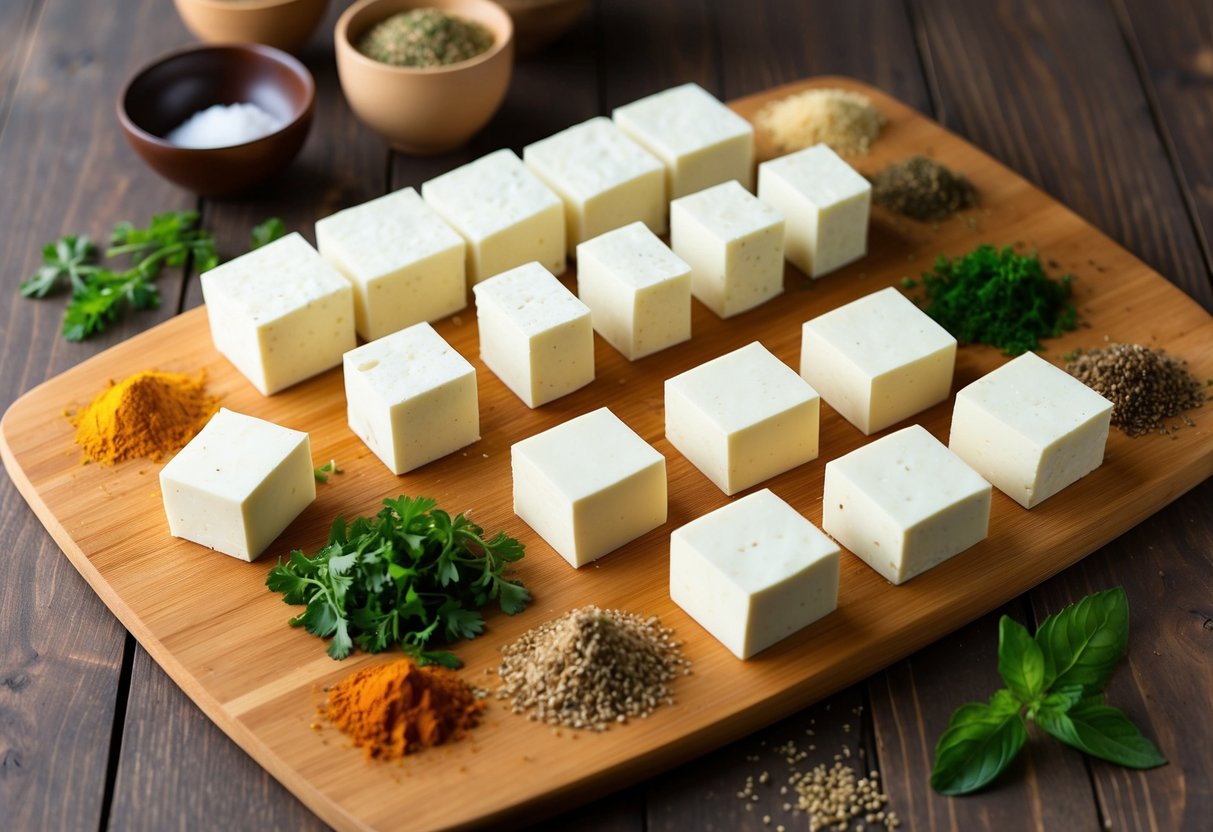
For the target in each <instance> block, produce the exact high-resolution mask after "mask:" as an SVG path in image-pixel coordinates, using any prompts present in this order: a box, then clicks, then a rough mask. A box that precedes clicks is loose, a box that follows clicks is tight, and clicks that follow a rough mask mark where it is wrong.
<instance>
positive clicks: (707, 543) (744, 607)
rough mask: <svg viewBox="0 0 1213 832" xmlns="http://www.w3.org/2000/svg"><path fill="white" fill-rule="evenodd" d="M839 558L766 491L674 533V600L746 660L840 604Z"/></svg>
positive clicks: (824, 540) (826, 540)
mask: <svg viewBox="0 0 1213 832" xmlns="http://www.w3.org/2000/svg"><path fill="white" fill-rule="evenodd" d="M840 560H841V552H840V550H839V548H838V546H837V545H835V544H834V541H832V540H830V539H829V538H828V537H826V536H825V535H824V534H822V533H821V532H820V531H818V529H817V527H816V526H814V525H813V524H812V523H810V522H809V521H808V520H806V519H805V518H804V517H803V516H802V515H801V514H800V512H798V511H796V509H794V508H792V507H791V506H790V505H788V504H787V503H786V502H784V501H783V500H781V499H780V498H779V497H777V496H775V495H774V494H772V493H771V492H770V490H769V489H766V488H764V489H762V490H761V491H755V492H754V493H753V494H750V495H748V496H745V497H742V498H741V499H740V500H736V501H734V502H732V503H729V504H728V505H726V506H724V507H722V508H718V509H716V510H715V511H713V512H711V513H709V514H705V515H704V516H703V517H700V518H699V519H698V520H692V521H691V522H690V523H687V524H686V525H685V526H682V527H681V528H678V529H675V530H674V531H673V533H672V534H670V598H671V599H672V600H673V601H674V603H675V604H677V605H678V606H680V607H682V609H683V610H685V611H686V613H687V614H688V615H689V616H691V618H694V619H695V620H696V621H697V622H699V624H700V626H702V627H703V628H704V629H705V630H707V631H708V632H709V633H711V635H712V637H713V638H715V639H716V640H717V641H719V642H720V643H721V644H723V645H724V646H725V647H727V648H728V649H729V652H731V653H732V654H733V655H734V656H736V657H737V658H739V659H748V658H750V657H751V656H753V655H754V654H756V653H759V652H761V651H763V650H765V649H767V648H768V647H770V646H771V645H773V644H775V643H776V642H779V641H782V640H783V639H785V638H787V637H788V636H790V635H792V634H793V633H795V632H797V631H799V630H803V629H804V628H805V627H807V626H809V625H810V624H812V623H813V622H814V621H817V620H818V619H820V618H824V617H825V616H826V615H829V614H830V613H831V612H833V611H834V610H835V609H836V608H837V607H838V574H839V561H840Z"/></svg>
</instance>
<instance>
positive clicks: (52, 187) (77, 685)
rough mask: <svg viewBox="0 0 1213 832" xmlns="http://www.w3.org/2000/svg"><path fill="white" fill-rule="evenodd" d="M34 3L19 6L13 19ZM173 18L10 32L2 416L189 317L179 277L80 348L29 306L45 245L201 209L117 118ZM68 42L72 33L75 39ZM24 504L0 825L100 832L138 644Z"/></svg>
mask: <svg viewBox="0 0 1213 832" xmlns="http://www.w3.org/2000/svg"><path fill="white" fill-rule="evenodd" d="M23 5H25V4H20V3H17V4H5V7H4V12H3V15H4V16H8V15H10V14H15V13H16V12H17V11H18V10H19V7H20V6H23ZM161 7H162V4H161V3H159V2H158V0H146V2H139V3H132V4H130V8H129V9H128V10H126V11H125V12H124V13H123V14H121V15H116V14H114V13H113V12H112V10H110V9H109V8H108V7H105V6H100V5H96V6H81V5H80V4H78V3H75V2H72V0H46V2H44V3H43V4H42V5H41V8H40V10H39V13H38V15H37V17H36V20H34V19H32V18H31V21H32V22H34V23H35V25H34V26H33V27H32V28H25V29H22V30H19V31H14V30H12V29H9V28H6V29H5V34H6V38H5V44H6V49H5V60H6V61H7V63H6V64H5V65H4V72H5V73H8V80H13V81H15V82H16V83H15V86H12V88H11V89H10V90H8V93H9V94H8V96H7V98H6V99H5V101H4V103H3V107H4V111H5V112H4V115H3V116H2V117H3V132H0V159H2V160H4V161H3V162H0V217H3V218H4V244H3V245H0V275H3V276H4V285H5V289H4V291H3V292H0V351H2V352H0V354H2V355H3V357H4V364H3V367H4V369H3V372H0V402H2V403H3V405H4V406H7V405H8V404H9V403H10V402H12V401H13V400H14V399H15V398H17V397H18V396H19V395H20V394H21V393H22V392H24V391H26V390H28V389H29V388H31V387H33V386H34V385H36V384H38V383H39V382H41V381H42V380H44V379H45V378H48V377H49V376H51V375H54V374H56V373H60V372H62V371H64V370H65V369H67V368H68V367H70V366H72V365H73V364H75V363H76V362H78V361H80V360H82V359H84V358H87V357H89V356H91V355H95V354H96V353H98V352H100V351H101V350H102V349H104V348H105V347H107V346H111V345H113V344H116V343H118V342H119V341H121V340H123V339H125V338H127V337H129V336H130V335H132V334H133V333H135V332H137V331H138V330H139V329H141V328H143V327H145V326H148V325H149V324H150V323H152V322H155V321H161V320H165V319H166V318H168V317H170V316H171V315H172V314H173V313H174V312H175V311H176V304H175V300H176V297H177V295H178V293H179V290H180V285H181V275H180V274H179V273H176V274H174V273H173V272H172V270H166V271H165V274H164V276H163V277H162V278H161V280H160V284H161V289H162V291H163V292H164V294H165V297H166V299H167V301H166V305H165V308H163V309H161V310H159V311H157V312H143V313H138V314H137V315H132V316H130V317H128V318H127V319H126V320H124V321H123V322H122V323H120V324H118V325H116V326H114V327H112V328H111V330H110V331H109V332H108V333H106V335H105V336H103V337H100V338H96V339H94V340H92V341H89V342H87V343H84V344H68V343H67V342H65V341H63V340H62V339H61V338H60V337H59V334H58V330H59V322H60V319H61V317H62V314H63V306H64V299H63V297H57V298H53V299H48V300H45V301H41V302H35V301H29V300H25V299H22V298H20V297H19V296H18V295H17V292H16V286H17V283H18V282H19V281H20V280H21V279H23V278H24V277H25V276H27V275H29V274H31V273H32V272H33V271H34V269H35V268H36V266H37V264H38V262H39V258H40V255H41V249H42V245H43V243H45V242H47V241H49V240H52V239H54V238H56V237H57V236H59V235H61V234H73V233H84V234H89V235H91V236H93V237H94V238H95V239H101V240H104V239H106V238H107V236H108V233H109V229H110V227H111V226H112V225H113V224H114V223H116V222H117V221H119V220H123V219H130V220H133V221H136V222H143V221H145V220H146V219H147V216H146V215H144V216H133V215H131V214H129V213H128V212H129V211H130V209H131V206H132V205H135V206H140V210H145V209H152V210H171V209H178V208H187V207H191V206H192V205H193V200H192V199H190V198H188V197H186V196H185V195H183V194H181V193H180V192H178V191H175V190H174V189H172V188H171V187H170V186H168V185H166V184H164V183H162V182H161V181H159V180H158V179H157V178H156V177H155V175H154V174H152V173H151V172H150V171H148V170H146V169H145V168H143V167H142V165H141V164H140V163H139V162H138V161H137V160H135V159H134V157H133V155H132V154H131V153H130V151H128V150H127V149H126V148H125V147H123V146H119V143H120V142H121V138H120V134H119V130H118V125H117V122H116V119H115V117H114V114H113V109H112V107H113V104H112V102H113V101H114V100H115V99H116V98H117V95H118V89H119V86H120V85H121V83H122V82H123V80H124V79H125V78H127V77H128V76H129V75H131V74H132V73H133V72H134V71H135V70H136V69H137V68H138V67H139V66H140V65H141V64H143V63H145V62H146V61H148V60H150V59H151V58H152V57H154V55H155V54H156V52H157V51H158V50H160V49H167V48H170V47H172V46H174V45H176V44H178V43H180V42H181V41H180V40H179V39H178V38H177V35H176V33H175V31H174V28H173V26H172V25H171V22H170V18H169V17H167V16H165V15H164V14H162V13H161V12H160V10H161ZM6 25H7V24H6ZM9 32H12V34H13V37H12V38H11V39H9V38H8V37H7V35H8V33H9ZM64 32H71V33H73V34H72V37H71V39H70V41H69V40H68V39H65V38H63V37H62V33H64ZM9 46H11V47H12V48H7V47H9ZM58 418H60V419H61V418H62V416H61V415H60V416H59V417H58ZM19 503H20V499H19V495H18V493H17V490H16V489H15V488H14V486H13V484H12V482H10V481H9V480H8V479H5V480H4V481H3V482H0V506H2V507H3V508H4V509H5V510H4V511H3V512H2V513H0V574H2V575H3V578H0V633H3V634H4V638H3V639H0V818H3V822H0V825H2V826H5V827H6V828H12V829H35V828H37V829H92V828H96V827H97V825H98V822H99V819H100V818H101V816H102V805H103V802H104V792H105V787H106V775H107V765H108V762H109V745H110V735H111V727H112V722H113V718H114V709H115V703H116V701H117V698H118V696H119V695H120V692H119V689H118V688H119V671H120V666H121V662H122V654H123V645H124V643H125V640H126V635H125V633H124V632H123V630H122V628H121V627H120V626H119V625H118V623H117V621H115V619H114V617H113V616H112V615H111V614H110V613H109V612H108V611H107V610H106V609H105V607H104V605H103V604H101V603H98V601H99V599H98V598H97V596H96V594H95V593H94V592H92V591H91V590H90V589H89V587H88V585H87V584H86V583H85V582H84V581H83V580H81V578H80V576H79V574H78V573H77V572H76V570H74V569H70V568H65V566H66V564H65V563H64V560H63V557H62V555H61V554H60V552H59V547H58V546H57V545H56V544H55V543H54V541H52V540H51V538H50V536H49V535H47V534H46V533H45V532H44V531H43V530H41V529H39V528H38V524H36V523H35V522H33V519H32V518H31V517H29V516H28V515H27V514H26V513H24V512H19V511H13V510H11V509H12V507H15V506H17V505H19Z"/></svg>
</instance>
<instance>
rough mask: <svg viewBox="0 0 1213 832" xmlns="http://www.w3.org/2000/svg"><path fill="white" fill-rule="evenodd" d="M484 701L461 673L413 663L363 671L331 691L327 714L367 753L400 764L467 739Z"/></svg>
mask: <svg viewBox="0 0 1213 832" xmlns="http://www.w3.org/2000/svg"><path fill="white" fill-rule="evenodd" d="M483 711H484V702H483V701H482V700H481V699H479V698H478V697H477V696H476V692H475V691H474V690H473V689H472V688H471V687H470V686H469V685H468V684H467V683H466V682H464V681H463V680H462V679H460V678H459V677H458V676H457V675H456V674H455V673H453V672H452V671H450V670H447V669H446V668H443V667H434V666H427V667H418V666H417V665H415V664H413V663H412V662H410V661H408V660H402V661H396V662H392V663H390V664H380V665H375V666H373V667H367V668H363V669H362V670H359V671H357V672H356V673H353V674H351V675H349V676H346V677H345V678H344V679H342V680H341V681H340V682H338V683H337V684H336V685H335V686H333V688H332V689H331V690H329V695H328V701H327V702H326V703H325V706H324V708H323V712H324V715H325V716H327V717H328V718H329V720H330V721H331V722H332V723H333V724H334V725H336V726H337V727H338V728H340V729H341V730H342V731H344V732H345V733H347V734H349V735H350V737H351V738H352V739H353V740H354V744H355V745H357V746H359V747H360V748H362V749H363V750H364V751H365V752H366V756H367V759H377V760H394V759H398V758H400V757H403V756H404V755H406V754H413V753H416V752H418V751H421V750H423V749H426V748H430V747H432V746H435V745H442V744H443V743H447V742H451V741H453V740H458V739H462V738H463V737H464V736H466V735H467V733H468V731H470V730H471V729H472V728H474V727H476V725H478V724H479V722H480V716H481V713H482V712H483Z"/></svg>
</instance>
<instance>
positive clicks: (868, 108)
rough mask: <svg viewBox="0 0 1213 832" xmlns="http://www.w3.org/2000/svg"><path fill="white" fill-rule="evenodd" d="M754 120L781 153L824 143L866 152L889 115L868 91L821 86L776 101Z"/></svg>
mask: <svg viewBox="0 0 1213 832" xmlns="http://www.w3.org/2000/svg"><path fill="white" fill-rule="evenodd" d="M754 123H755V124H757V125H758V128H759V129H760V130H762V131H763V132H764V133H766V134H767V136H768V137H769V138H770V140H771V143H772V144H773V145H774V147H775V150H776V151H777V152H778V153H780V154H783V153H791V152H793V151H795V150H802V149H804V148H806V147H812V146H813V145H815V144H821V143H825V144H828V145H829V146H830V147H831V148H833V149H834V151H835V152H837V153H846V154H863V153H867V152H868V150H869V148H871V146H872V142H874V141H876V137H877V136H878V135H880V130H881V128H882V127H884V125H885V117H884V114H883V113H881V112H880V110H878V109H876V108H875V107H874V106H872V102H871V101H870V100H869V99H868V97H867V96H866V95H860V94H859V93H857V92H849V91H847V90H836V89H819V90H806V91H805V92H801V93H796V94H795V95H789V96H788V97H787V98H781V99H779V100H778V101H772V102H771V103H770V104H767V105H766V106H765V107H763V108H762V109H761V110H760V111H759V112H758V116H757V117H756V118H755V120H754Z"/></svg>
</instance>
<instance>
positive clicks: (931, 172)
mask: <svg viewBox="0 0 1213 832" xmlns="http://www.w3.org/2000/svg"><path fill="white" fill-rule="evenodd" d="M872 200H873V201H874V202H876V203H877V204H878V205H883V206H885V207H886V208H888V209H890V210H892V211H896V212H897V213H899V214H903V215H905V216H907V217H910V218H911V219H915V220H942V219H946V218H948V217H950V216H952V215H953V214H955V213H956V212H957V211H960V210H963V209H965V208H971V207H973V205H974V204H975V203H976V202H977V192H976V191H975V190H974V189H973V186H972V184H970V182H969V180H968V179H966V178H965V177H964V176H962V175H960V174H958V173H955V172H954V171H952V170H950V169H949V168H946V167H944V166H943V165H941V164H939V163H938V162H936V161H935V160H933V159H928V158H927V157H926V156H911V157H910V158H909V159H906V160H905V161H904V162H898V163H897V164H894V165H889V166H888V167H887V168H885V169H884V170H882V171H881V172H880V173H878V174H876V177H875V178H874V179H873V180H872Z"/></svg>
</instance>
